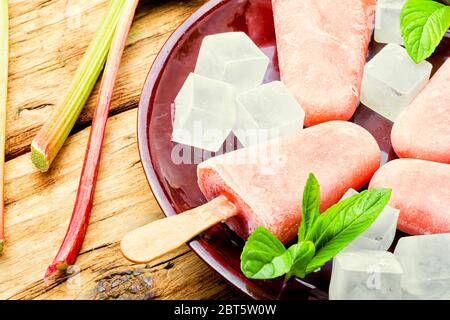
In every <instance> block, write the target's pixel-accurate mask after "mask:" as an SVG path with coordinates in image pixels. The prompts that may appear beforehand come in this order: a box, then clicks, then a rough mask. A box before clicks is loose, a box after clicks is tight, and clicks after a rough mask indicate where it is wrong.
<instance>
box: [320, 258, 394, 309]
mask: <svg viewBox="0 0 450 320" xmlns="http://www.w3.org/2000/svg"><path fill="white" fill-rule="evenodd" d="M401 279H402V267H401V266H400V264H399V262H398V261H397V259H396V258H395V256H394V255H393V254H392V253H390V252H386V251H374V250H357V251H349V252H341V253H339V254H338V255H337V256H336V257H335V261H334V264H333V270H332V274H331V282H330V290H329V298H330V300H399V299H401V294H402V289H401Z"/></svg>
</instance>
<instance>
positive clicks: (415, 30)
mask: <svg viewBox="0 0 450 320" xmlns="http://www.w3.org/2000/svg"><path fill="white" fill-rule="evenodd" d="M400 27H401V29H402V35H403V38H404V39H405V47H406V50H407V51H408V53H409V55H410V56H411V58H412V59H413V60H414V61H415V62H416V63H419V62H421V61H423V60H425V59H426V58H428V57H430V56H431V55H432V54H433V52H434V51H435V50H436V47H437V46H438V45H439V43H440V42H441V40H442V38H443V37H444V34H445V32H446V31H447V30H448V28H449V27H450V7H449V6H446V5H445V4H442V3H439V2H436V1H433V0H408V1H407V2H406V4H405V6H404V7H403V10H402V13H401V16H400Z"/></svg>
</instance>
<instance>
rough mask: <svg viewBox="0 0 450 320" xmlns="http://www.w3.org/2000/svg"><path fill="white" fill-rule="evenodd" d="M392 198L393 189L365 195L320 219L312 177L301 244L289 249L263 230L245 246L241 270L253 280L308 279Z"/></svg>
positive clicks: (339, 205) (305, 200)
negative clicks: (283, 277) (285, 277)
mask: <svg viewBox="0 0 450 320" xmlns="http://www.w3.org/2000/svg"><path fill="white" fill-rule="evenodd" d="M390 197H391V190H390V189H373V190H368V191H364V192H362V193H360V194H357V195H355V196H353V197H351V198H349V199H347V200H344V201H341V202H339V203H337V204H335V205H334V206H332V207H331V208H329V209H328V210H326V211H325V212H324V213H323V214H322V215H320V214H319V206H320V185H319V182H318V181H317V179H316V178H315V177H314V175H313V174H310V175H309V177H308V180H307V182H306V185H305V188H304V191H303V202H302V223H301V225H300V228H299V232H298V235H299V236H298V242H297V243H296V244H293V245H292V246H290V247H289V248H288V249H286V247H285V246H284V245H283V244H282V243H281V242H280V240H278V239H277V238H276V237H275V236H274V235H273V234H272V233H271V232H270V231H269V230H267V229H265V228H263V227H259V228H257V229H256V230H255V231H254V232H253V234H252V235H251V236H250V237H249V238H248V240H247V242H246V243H245V246H244V250H243V252H242V255H241V270H242V272H243V273H244V275H245V276H246V277H248V278H250V279H274V278H278V277H281V276H283V275H286V276H287V277H288V278H290V277H292V276H296V277H299V278H304V277H305V276H306V275H308V274H309V273H311V272H314V271H315V270H316V269H318V268H320V267H322V266H323V265H324V264H326V263H327V262H328V261H330V260H331V259H332V258H333V257H334V256H336V255H337V254H338V253H339V252H340V251H341V250H342V249H344V248H345V247H346V246H347V245H349V244H350V243H351V242H352V241H353V240H355V239H356V238H357V237H358V236H359V235H360V234H361V233H363V232H364V231H365V230H366V229H367V228H369V227H370V225H371V224H372V223H373V222H374V221H375V219H376V218H377V217H378V215H379V214H380V213H381V211H383V209H384V208H385V207H386V206H387V204H388V202H389V199H390Z"/></svg>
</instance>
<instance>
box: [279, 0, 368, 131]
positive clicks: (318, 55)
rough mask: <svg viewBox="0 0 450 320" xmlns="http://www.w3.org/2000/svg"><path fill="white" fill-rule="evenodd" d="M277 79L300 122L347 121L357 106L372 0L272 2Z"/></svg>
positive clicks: (311, 123)
mask: <svg viewBox="0 0 450 320" xmlns="http://www.w3.org/2000/svg"><path fill="white" fill-rule="evenodd" d="M272 4H273V11H274V19H275V31H276V37H277V50H278V60H279V66H280V72H281V79H282V80H283V82H284V83H285V84H286V86H287V87H288V88H289V89H290V91H291V92H292V93H293V94H294V95H295V97H296V99H297V100H298V102H299V104H300V105H301V106H302V108H303V109H304V110H305V112H306V118H305V125H306V126H312V125H315V124H318V123H322V122H325V121H330V120H348V119H350V118H351V117H352V115H353V114H354V112H355V110H356V108H357V106H358V104H359V94H360V89H361V81H362V76H363V69H364V65H365V63H366V55H367V50H368V46H369V43H370V37H371V33H372V28H373V21H374V14H375V10H376V0H340V1H333V0H302V1H298V0H272Z"/></svg>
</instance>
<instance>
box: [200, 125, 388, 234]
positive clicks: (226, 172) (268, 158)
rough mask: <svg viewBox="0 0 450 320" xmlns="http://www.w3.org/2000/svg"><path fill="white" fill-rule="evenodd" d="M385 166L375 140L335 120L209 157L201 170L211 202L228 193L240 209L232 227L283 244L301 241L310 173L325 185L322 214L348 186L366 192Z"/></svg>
mask: <svg viewBox="0 0 450 320" xmlns="http://www.w3.org/2000/svg"><path fill="white" fill-rule="evenodd" d="M379 165H380V150H379V147H378V145H377V143H376V141H375V139H374V138H373V137H372V136H371V135H370V134H369V133H368V132H367V131H365V130H364V129H363V128H361V127H359V126H357V125H355V124H353V123H349V122H343V121H332V122H328V123H323V124H320V125H317V126H314V127H311V128H308V129H306V130H304V131H303V132H301V133H299V134H296V135H293V136H288V137H286V138H281V139H279V140H276V141H274V142H273V143H267V144H261V145H257V146H254V147H249V148H245V149H241V150H238V151H235V152H232V153H229V154H226V155H223V156H220V157H216V158H212V159H209V160H208V161H206V162H204V163H202V164H200V165H199V167H198V182H199V186H200V189H201V190H202V192H203V194H204V195H205V196H206V198H207V199H213V198H215V197H217V196H219V195H221V194H226V195H227V196H228V198H229V199H231V200H232V201H233V203H235V204H236V206H237V207H238V208H239V211H240V212H239V215H237V216H236V217H234V218H232V219H230V220H229V221H227V224H228V225H229V226H230V228H231V229H233V230H234V231H235V232H236V233H237V234H238V235H239V236H241V237H242V238H244V239H245V238H247V237H248V235H249V234H250V233H251V232H252V231H253V230H254V229H255V228H256V227H258V226H264V227H266V228H267V229H269V230H270V231H271V232H272V233H273V234H275V235H276V236H277V237H278V238H279V239H280V240H281V241H283V242H287V241H289V240H291V239H292V238H294V237H295V235H296V233H297V229H298V225H299V223H300V212H301V200H300V199H301V197H302V192H303V188H304V186H305V183H306V179H307V177H308V173H310V172H313V173H314V175H315V176H316V177H317V179H318V180H319V181H320V185H321V191H322V198H321V211H324V210H325V209H327V208H328V207H330V206H331V205H332V204H334V203H336V202H338V201H339V199H340V198H341V197H342V195H343V194H344V193H345V192H346V191H347V190H348V188H354V189H360V188H361V187H362V186H363V185H365V184H366V183H367V182H368V181H369V180H370V178H371V176H372V174H373V173H374V172H375V170H376V169H377V168H378V167H379Z"/></svg>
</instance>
